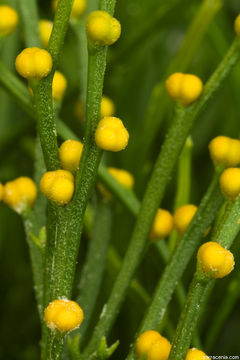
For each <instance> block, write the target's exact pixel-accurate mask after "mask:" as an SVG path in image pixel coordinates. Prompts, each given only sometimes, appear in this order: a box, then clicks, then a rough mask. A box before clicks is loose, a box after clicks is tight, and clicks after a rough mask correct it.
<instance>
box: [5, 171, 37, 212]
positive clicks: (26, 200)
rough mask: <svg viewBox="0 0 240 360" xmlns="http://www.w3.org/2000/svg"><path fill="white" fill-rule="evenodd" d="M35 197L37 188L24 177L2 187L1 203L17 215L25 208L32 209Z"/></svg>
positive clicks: (31, 181)
mask: <svg viewBox="0 0 240 360" xmlns="http://www.w3.org/2000/svg"><path fill="white" fill-rule="evenodd" d="M36 197H37V187H36V185H35V183H34V182H33V180H32V179H30V178H28V177H25V176H21V177H19V178H17V179H15V180H13V181H9V182H7V183H6V184H5V185H4V187H3V195H2V199H3V201H4V202H5V204H7V205H8V206H9V207H11V208H12V209H14V210H15V211H17V212H19V213H21V212H22V211H23V210H25V209H26V208H27V207H32V206H33V204H34V202H35V200H36Z"/></svg>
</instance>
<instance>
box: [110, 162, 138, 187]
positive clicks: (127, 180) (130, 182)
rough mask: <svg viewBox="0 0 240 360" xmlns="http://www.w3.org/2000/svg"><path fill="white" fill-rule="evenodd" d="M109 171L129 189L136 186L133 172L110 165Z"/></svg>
mask: <svg viewBox="0 0 240 360" xmlns="http://www.w3.org/2000/svg"><path fill="white" fill-rule="evenodd" d="M108 172H109V173H110V174H111V175H112V176H113V177H114V178H115V179H116V180H117V181H118V182H119V184H121V185H122V186H123V187H125V188H127V189H132V188H133V186H134V178H133V176H132V174H130V173H129V172H128V171H126V170H123V169H117V168H114V167H109V168H108Z"/></svg>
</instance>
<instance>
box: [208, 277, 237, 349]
mask: <svg viewBox="0 0 240 360" xmlns="http://www.w3.org/2000/svg"><path fill="white" fill-rule="evenodd" d="M239 280H240V272H238V274H237V276H236V277H235V278H234V279H233V280H231V282H230V284H229V285H228V288H227V291H226V292H225V293H224V294H225V296H224V298H223V300H222V302H221V304H220V305H219V306H218V308H217V310H216V313H215V314H214V319H213V320H212V321H211V322H210V327H209V328H208V330H207V334H206V342H205V348H206V349H207V351H208V352H209V351H211V350H212V347H213V345H214V343H215V341H216V339H217V338H218V336H219V333H220V331H221V329H222V327H223V325H224V323H225V322H226V319H227V318H228V316H229V314H230V313H231V312H232V310H233V308H234V306H235V304H236V302H237V301H238V299H239V297H240V288H239Z"/></svg>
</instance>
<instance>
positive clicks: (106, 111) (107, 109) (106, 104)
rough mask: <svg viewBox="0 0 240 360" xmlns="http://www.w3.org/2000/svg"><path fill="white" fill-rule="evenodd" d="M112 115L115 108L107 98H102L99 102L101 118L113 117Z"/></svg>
mask: <svg viewBox="0 0 240 360" xmlns="http://www.w3.org/2000/svg"><path fill="white" fill-rule="evenodd" d="M114 113H115V106H114V103H113V101H112V100H111V99H110V98H109V97H107V96H103V97H102V101H101V110H100V115H101V118H103V117H105V116H113V115H114Z"/></svg>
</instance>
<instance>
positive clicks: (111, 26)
mask: <svg viewBox="0 0 240 360" xmlns="http://www.w3.org/2000/svg"><path fill="white" fill-rule="evenodd" d="M86 31H87V37H88V39H90V40H92V41H93V42H94V43H96V44H98V45H102V46H104V45H112V44H114V43H115V42H116V41H117V40H118V39H119V37H120V35H121V25H120V22H119V21H118V20H117V19H115V18H114V17H112V16H111V15H110V14H108V13H107V12H106V11H102V10H97V11H93V12H91V13H90V14H89V15H88V16H87V20H86Z"/></svg>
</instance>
